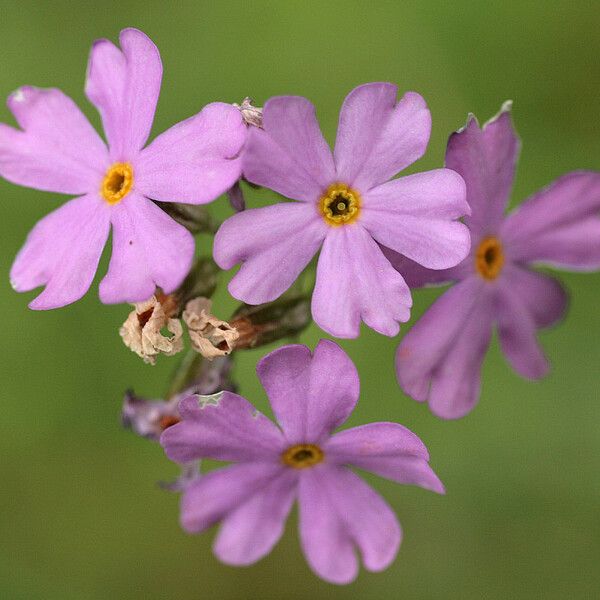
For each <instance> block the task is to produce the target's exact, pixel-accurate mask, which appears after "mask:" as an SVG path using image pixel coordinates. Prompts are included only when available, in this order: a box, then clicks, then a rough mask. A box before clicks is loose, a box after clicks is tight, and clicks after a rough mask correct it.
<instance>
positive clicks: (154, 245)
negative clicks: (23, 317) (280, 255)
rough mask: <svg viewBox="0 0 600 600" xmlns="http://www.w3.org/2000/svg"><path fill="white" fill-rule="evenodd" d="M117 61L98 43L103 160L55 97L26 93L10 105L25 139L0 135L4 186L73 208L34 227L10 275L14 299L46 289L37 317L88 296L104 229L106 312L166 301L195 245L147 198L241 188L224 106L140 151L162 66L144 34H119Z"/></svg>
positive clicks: (95, 98) (208, 196) (72, 108)
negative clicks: (45, 194) (154, 299)
mask: <svg viewBox="0 0 600 600" xmlns="http://www.w3.org/2000/svg"><path fill="white" fill-rule="evenodd" d="M120 44H121V50H119V48H117V47H116V46H115V45H113V44H112V43H111V42H109V41H108V40H99V41H97V42H96V43H95V44H94V45H93V47H92V51H91V54H90V59H89V65H88V73H87V81H86V86H85V91H86V95H87V97H88V99H89V100H90V101H91V102H92V104H94V106H95V107H96V108H97V109H98V110H99V112H100V115H101V117H102V122H103V125H104V131H105V133H106V138H107V140H108V145H109V148H108V149H107V147H106V145H105V144H104V142H103V141H102V139H101V138H100V137H99V135H98V134H97V133H96V131H95V130H94V129H93V128H92V126H91V125H90V124H89V122H88V121H87V119H86V118H85V116H84V115H83V113H81V112H80V110H79V109H78V108H77V106H76V105H75V104H74V103H73V101H72V100H71V99H70V98H68V97H67V96H65V95H64V94H63V93H62V92H61V91H60V90H57V89H39V88H34V87H22V88H20V89H19V90H17V91H16V92H14V93H13V94H12V95H11V96H10V97H9V99H8V106H9V108H10V110H11V111H12V113H13V114H14V116H15V118H16V120H17V122H18V124H19V126H20V127H21V130H17V129H13V128H12V127H9V126H7V125H4V124H0V175H2V177H4V178H6V179H8V180H9V181H11V182H13V183H17V184H20V185H25V186H29V187H34V188H37V189H40V190H45V191H50V192H57V193H63V194H72V195H77V196H79V197H78V198H75V199H74V200H70V201H69V202H67V203H66V204H65V205H63V206H62V207H61V208H59V209H58V210H56V211H54V212H52V213H50V214H49V215H48V216H47V217H45V218H44V219H42V220H41V221H40V222H39V223H38V224H37V225H36V226H35V227H34V228H33V230H32V231H31V233H30V234H29V236H28V238H27V241H26V243H25V245H24V247H23V248H22V249H21V251H20V252H19V254H18V256H17V258H16V260H15V263H14V264H13V267H12V270H11V274H10V277H11V282H12V284H13V287H14V288H15V289H16V290H17V291H19V292H23V291H28V290H32V289H34V288H36V287H38V286H42V285H45V286H46V287H45V289H44V290H43V292H42V293H41V294H40V295H39V296H38V297H37V298H35V300H33V302H31V304H30V307H31V308H34V309H50V308H57V307H59V306H64V305H66V304H69V303H71V302H74V301H76V300H78V299H79V298H81V297H82V296H83V295H84V294H85V292H86V291H87V290H88V288H89V286H90V285H91V282H92V280H93V278H94V274H95V272H96V269H97V267H98V261H99V260H100V255H101V254H102V249H103V247H104V245H105V243H106V240H107V238H108V234H109V229H110V228H111V226H112V240H113V241H112V245H113V252H112V257H111V260H110V265H109V268H108V274H107V275H106V276H105V277H104V279H103V280H102V282H101V284H100V298H101V300H102V302H105V303H114V302H131V303H135V302H141V301H143V300H146V299H147V298H149V297H150V296H152V294H153V293H154V290H155V287H156V286H160V287H161V288H162V289H163V290H164V291H165V292H170V291H172V290H174V289H175V288H176V287H177V286H178V285H179V284H180V283H181V281H182V280H183V278H184V277H185V275H186V274H187V272H188V271H189V268H190V266H191V262H192V257H193V253H194V240H193V238H192V236H191V234H190V233H188V231H187V230H186V229H185V228H184V227H182V226H181V225H179V224H177V223H176V222H175V221H174V220H172V219H171V218H170V217H168V216H167V215H166V214H165V213H164V212H163V211H162V210H161V209H160V208H159V207H158V206H157V205H156V204H154V203H153V202H151V200H150V199H149V198H152V199H153V200H157V201H163V202H184V203H192V204H202V203H206V202H210V201H211V200H213V199H215V198H216V197H217V196H219V195H220V194H222V193H223V192H225V191H226V190H227V189H228V188H230V187H231V186H232V185H233V184H234V183H235V182H236V181H237V179H238V178H239V176H240V171H241V164H240V160H239V158H238V154H239V152H240V150H241V147H242V145H243V144H244V141H245V136H246V126H245V125H244V123H243V121H242V117H241V114H240V111H239V110H238V109H237V108H235V107H233V106H229V105H227V104H222V103H214V104H209V105H208V106H206V107H205V108H204V109H203V110H202V111H201V112H200V113H199V114H198V115H196V116H194V117H192V118H190V119H187V120H186V121H182V122H181V123H179V124H177V125H175V126H174V127H172V128H171V129H169V130H168V131H166V132H165V133H163V134H162V135H160V136H158V137H157V138H156V139H155V140H154V141H153V142H152V143H151V144H150V145H149V146H148V147H146V148H143V146H144V144H145V143H146V140H147V139H148V134H149V133H150V128H151V126H152V121H153V118H154V111H155V108H156V103H157V100H158V94H159V91H160V83H161V77H162V65H161V60H160V55H159V53H158V49H157V48H156V46H155V45H154V44H153V43H152V41H151V40H150V39H149V38H148V37H147V36H146V35H145V34H143V33H142V32H141V31H137V30H136V29H125V30H123V31H122V32H121V35H120Z"/></svg>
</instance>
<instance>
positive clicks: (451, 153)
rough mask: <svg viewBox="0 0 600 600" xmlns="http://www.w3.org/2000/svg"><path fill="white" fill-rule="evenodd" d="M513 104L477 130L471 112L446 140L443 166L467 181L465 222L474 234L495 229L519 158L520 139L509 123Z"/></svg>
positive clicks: (505, 202) (502, 212)
mask: <svg viewBox="0 0 600 600" xmlns="http://www.w3.org/2000/svg"><path fill="white" fill-rule="evenodd" d="M511 106H512V103H511V102H506V103H504V105H503V106H502V109H501V111H500V112H499V113H498V114H497V115H496V116H495V117H494V118H492V119H491V120H490V121H488V122H487V123H485V124H484V126H483V127H482V128H481V129H480V128H479V123H478V122H477V119H476V118H475V117H474V116H473V115H471V116H470V117H469V120H468V121H467V124H466V126H465V127H464V128H463V129H461V130H459V131H457V132H456V133H453V134H452V135H451V136H450V139H449V140H448V148H447V150H446V166H447V167H449V168H450V169H454V170H455V171H457V172H458V173H460V175H461V176H462V177H463V179H464V180H465V182H466V184H467V202H468V203H469V205H470V206H471V210H472V214H471V216H470V217H467V218H466V219H465V222H466V223H467V224H468V225H469V227H470V228H471V229H472V230H473V232H474V233H479V232H484V233H485V232H488V233H489V231H494V230H495V229H496V228H497V227H498V225H499V224H500V223H501V221H502V218H503V216H504V211H505V209H506V205H507V203H508V198H509V196H510V192H511V189H512V184H513V179H514V176H515V171H516V168H517V160H518V158H519V150H520V142H519V138H518V137H517V134H516V132H515V130H514V128H513V125H512V119H511V115H510V109H511Z"/></svg>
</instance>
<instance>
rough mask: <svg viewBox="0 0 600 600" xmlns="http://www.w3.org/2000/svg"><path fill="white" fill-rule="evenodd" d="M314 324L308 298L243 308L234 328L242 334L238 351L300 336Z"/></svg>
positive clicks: (234, 317)
mask: <svg viewBox="0 0 600 600" xmlns="http://www.w3.org/2000/svg"><path fill="white" fill-rule="evenodd" d="M310 322H311V312H310V300H309V299H308V298H307V297H306V296H291V297H285V296H282V297H281V298H279V299H278V300H275V301H274V302H269V303H268V304H260V305H258V306H250V305H247V304H244V305H242V306H241V307H240V308H239V309H238V310H237V311H236V312H235V314H234V316H233V318H232V319H231V323H230V325H231V326H232V327H235V329H237V331H238V333H239V338H238V340H237V343H236V348H238V349H243V348H256V347H257V346H263V345H265V344H270V343H271V342H275V341H277V340H280V339H281V338H286V337H293V336H295V335H298V334H299V333H300V332H301V331H302V330H304V329H305V328H306V327H308V325H309V324H310Z"/></svg>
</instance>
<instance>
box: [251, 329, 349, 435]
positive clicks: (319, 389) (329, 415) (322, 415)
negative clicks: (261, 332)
mask: <svg viewBox="0 0 600 600" xmlns="http://www.w3.org/2000/svg"><path fill="white" fill-rule="evenodd" d="M256 372H257V373H258V377H259V379H260V382H261V383H262V385H263V387H264V388H265V390H266V392H267V396H268V397H269V402H270V403H271V407H272V408H273V412H274V414H275V418H276V419H277V421H278V422H279V424H280V425H281V427H282V429H283V431H284V433H285V436H286V438H287V439H288V441H289V442H291V443H307V442H308V443H315V442H319V441H320V440H321V439H322V438H323V437H324V436H327V435H328V434H330V433H331V432H332V431H333V430H334V429H335V428H336V427H339V426H340V425H341V424H342V423H343V422H344V421H345V420H346V419H347V418H348V417H349V415H350V413H351V412H352V411H353V410H354V407H355V406H356V403H357V401H358V395H359V391H360V381H359V378H358V372H357V371H356V367H355V366H354V364H353V362H352V361H351V360H350V357H349V356H348V355H347V354H346V353H345V352H344V351H343V350H342V349H341V348H340V347H339V346H338V345H337V344H336V343H334V342H332V341H330V340H321V341H320V342H319V343H318V344H317V347H316V348H315V351H314V354H312V355H311V352H310V350H309V349H308V348H307V347H306V346H301V345H297V344H293V345H289V346H283V347H282V348H279V349H277V350H274V351H273V352H271V353H270V354H267V356H265V357H264V358H263V359H262V360H261V361H260V362H259V363H258V365H257V367H256Z"/></svg>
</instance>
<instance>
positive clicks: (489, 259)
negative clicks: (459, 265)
mask: <svg viewBox="0 0 600 600" xmlns="http://www.w3.org/2000/svg"><path fill="white" fill-rule="evenodd" d="M503 266H504V252H503V251H502V244H501V243H500V240H499V239H498V238H495V237H493V236H489V237H486V238H484V239H483V240H482V241H481V243H480V244H479V247H478V248H477V252H476V253H475V268H476V269H477V272H478V273H479V274H480V275H481V276H482V277H483V278H484V279H487V280H488V281H492V280H493V279H496V277H498V275H500V271H502V267H503Z"/></svg>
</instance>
